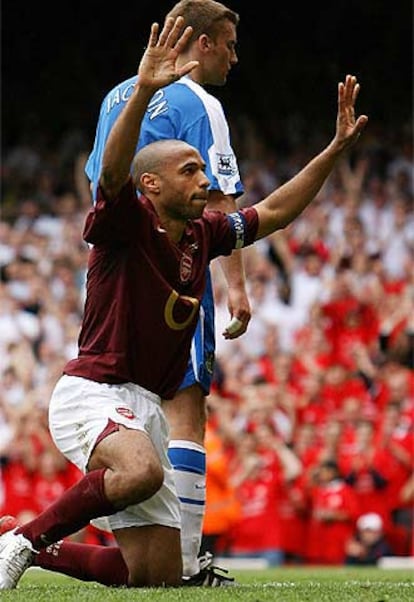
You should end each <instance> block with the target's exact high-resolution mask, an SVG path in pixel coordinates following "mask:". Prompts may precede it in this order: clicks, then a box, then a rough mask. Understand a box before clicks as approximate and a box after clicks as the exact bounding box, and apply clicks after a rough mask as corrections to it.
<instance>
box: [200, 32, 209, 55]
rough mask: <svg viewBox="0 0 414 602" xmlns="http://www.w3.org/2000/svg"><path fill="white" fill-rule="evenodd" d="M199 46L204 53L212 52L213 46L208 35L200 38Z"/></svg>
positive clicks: (204, 34) (202, 35)
mask: <svg viewBox="0 0 414 602" xmlns="http://www.w3.org/2000/svg"><path fill="white" fill-rule="evenodd" d="M197 41H198V45H199V47H200V49H201V50H202V51H204V52H205V51H206V50H210V48H211V46H212V41H211V38H209V36H208V35H207V34H206V33H203V34H201V36H200V37H199V38H198V40H197Z"/></svg>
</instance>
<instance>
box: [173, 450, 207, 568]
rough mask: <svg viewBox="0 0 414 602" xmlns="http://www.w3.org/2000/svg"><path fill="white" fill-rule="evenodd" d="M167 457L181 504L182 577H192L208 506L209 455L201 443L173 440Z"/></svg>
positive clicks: (196, 564) (196, 566)
mask: <svg viewBox="0 0 414 602" xmlns="http://www.w3.org/2000/svg"><path fill="white" fill-rule="evenodd" d="M168 456H169V458H170V462H171V464H172V466H173V468H174V480H175V487H176V489H177V495H178V498H179V500H180V509H181V551H182V556H183V574H184V576H188V577H190V576H191V575H195V574H196V573H198V571H199V563H198V560H197V558H198V554H199V551H200V546H201V537H202V528H203V520H204V511H205V505H206V451H205V449H204V447H203V446H202V445H199V444H198V443H194V442H192V441H182V440H173V441H170V444H169V449H168Z"/></svg>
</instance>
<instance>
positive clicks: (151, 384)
mask: <svg viewBox="0 0 414 602" xmlns="http://www.w3.org/2000/svg"><path fill="white" fill-rule="evenodd" d="M257 227H258V217H257V212H256V210H255V209H254V208H253V207H251V208H246V209H243V210H241V211H239V212H236V213H234V214H231V215H230V216H228V215H226V214H224V213H221V212H218V211H205V212H204V215H203V217H202V218H200V219H198V220H193V221H191V222H189V223H188V226H187V228H186V230H185V232H184V234H183V236H182V239H181V240H180V242H179V243H177V244H176V243H174V242H172V241H171V239H170V238H169V237H168V235H167V233H166V231H165V230H164V229H163V228H162V226H161V225H160V222H159V220H158V216H157V213H156V211H155V209H154V207H153V205H152V203H151V202H150V201H148V200H147V199H145V198H144V197H141V198H140V199H138V198H137V196H136V194H135V189H134V187H133V185H132V182H131V181H130V182H129V183H128V184H127V185H126V186H125V187H124V189H123V190H122V191H121V193H120V195H119V197H118V198H117V199H116V200H115V201H113V202H111V203H107V202H106V201H105V199H104V197H103V196H102V193H101V191H98V199H97V203H96V205H95V206H94V208H93V209H92V210H91V211H90V212H89V214H88V216H87V218H86V224H85V228H84V233H83V235H84V239H85V241H86V242H88V243H90V244H91V245H93V247H92V249H91V253H90V258H89V266H88V277H87V296H86V303H85V312H84V317H83V321H82V328H81V332H80V335H79V355H78V357H77V358H76V359H74V360H71V361H70V362H69V363H68V364H67V365H66V366H65V369H64V373H65V374H69V375H72V376H82V377H84V378H88V379H91V380H95V381H98V382H105V383H109V384H120V383H123V382H133V383H136V384H139V385H141V386H142V387H144V388H146V389H148V390H149V391H152V392H153V393H156V394H158V395H159V396H160V397H162V398H163V399H169V398H172V397H173V396H174V394H175V392H176V391H177V389H178V387H179V386H180V384H181V382H182V379H183V377H184V374H185V370H186V367H187V362H188V359H189V354H190V348H191V339H192V336H193V334H194V330H195V327H196V325H197V319H198V315H199V306H200V302H201V298H202V296H203V293H204V288H205V284H206V270H207V267H208V264H209V262H210V260H212V259H213V258H215V257H217V256H218V255H229V254H230V253H231V251H232V250H233V249H234V248H238V247H241V246H246V245H248V244H252V243H253V242H254V239H255V236H256V232H257Z"/></svg>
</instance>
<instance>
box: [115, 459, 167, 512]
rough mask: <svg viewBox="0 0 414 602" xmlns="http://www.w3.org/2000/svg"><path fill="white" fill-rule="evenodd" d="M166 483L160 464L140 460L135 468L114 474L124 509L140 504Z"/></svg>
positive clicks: (119, 498)
mask: <svg viewBox="0 0 414 602" xmlns="http://www.w3.org/2000/svg"><path fill="white" fill-rule="evenodd" d="M163 482H164V470H163V467H162V465H161V463H160V462H158V461H154V460H145V459H140V460H139V461H136V463H135V466H131V465H130V466H129V467H128V468H127V469H125V470H122V471H119V472H117V473H114V477H113V486H114V489H115V490H116V491H117V492H118V495H117V497H118V500H119V505H120V506H122V507H126V506H130V505H132V504H139V503H141V502H144V501H145V500H147V499H148V498H150V497H152V496H153V495H155V494H156V493H157V491H159V489H160V488H161V486H162V484H163Z"/></svg>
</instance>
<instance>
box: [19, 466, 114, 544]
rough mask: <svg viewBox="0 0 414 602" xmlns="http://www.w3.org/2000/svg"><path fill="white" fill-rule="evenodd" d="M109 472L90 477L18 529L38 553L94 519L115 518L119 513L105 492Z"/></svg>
mask: <svg viewBox="0 0 414 602" xmlns="http://www.w3.org/2000/svg"><path fill="white" fill-rule="evenodd" d="M105 471H106V468H101V469H99V470H93V471H91V472H89V473H87V474H86V475H85V476H84V477H83V478H82V479H81V480H80V481H79V482H78V483H75V485H73V486H72V487H71V488H70V489H68V490H67V491H65V493H64V494H63V495H62V496H61V497H60V498H59V499H58V500H57V501H56V502H54V503H53V504H51V505H50V506H49V507H48V508H46V510H45V511H44V512H42V513H41V514H40V515H39V516H37V517H36V518H35V519H34V520H32V521H30V522H28V523H26V524H25V525H23V526H21V527H19V528H18V529H17V531H16V533H22V535H24V536H25V537H26V538H27V539H28V540H29V541H31V542H32V544H33V547H34V548H35V549H36V550H41V549H42V548H45V547H46V546H48V545H50V544H52V543H56V542H57V541H59V540H60V539H63V538H64V537H66V536H67V535H71V534H72V533H76V532H77V531H79V529H81V528H82V527H85V526H86V525H87V524H88V523H89V521H90V520H91V519H92V518H97V517H98V516H106V515H110V514H113V513H114V512H116V511H117V509H116V508H115V507H114V506H113V505H112V503H111V502H109V500H108V499H107V497H106V495H105V491H104V474H105Z"/></svg>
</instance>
